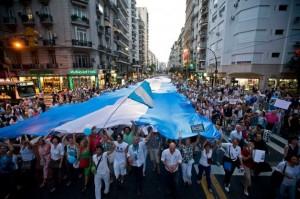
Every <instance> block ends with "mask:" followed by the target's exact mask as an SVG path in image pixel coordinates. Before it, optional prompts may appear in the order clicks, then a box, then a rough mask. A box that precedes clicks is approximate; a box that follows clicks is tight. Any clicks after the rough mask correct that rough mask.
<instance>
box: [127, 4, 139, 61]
mask: <svg viewBox="0 0 300 199" xmlns="http://www.w3.org/2000/svg"><path fill="white" fill-rule="evenodd" d="M137 15H138V13H137V8H136V0H129V37H130V41H129V49H130V52H129V55H130V56H129V57H130V58H129V59H130V63H132V64H133V65H139V40H138V33H139V29H138V28H139V26H138V16H137Z"/></svg>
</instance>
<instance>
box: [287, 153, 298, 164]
mask: <svg viewBox="0 0 300 199" xmlns="http://www.w3.org/2000/svg"><path fill="white" fill-rule="evenodd" d="M293 157H296V158H299V156H297V155H296V154H289V155H287V156H286V158H285V159H286V161H288V162H289V161H291V159H292V158H293Z"/></svg>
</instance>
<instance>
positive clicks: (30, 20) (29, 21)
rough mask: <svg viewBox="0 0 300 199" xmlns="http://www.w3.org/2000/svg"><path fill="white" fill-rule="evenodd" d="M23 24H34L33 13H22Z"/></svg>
mask: <svg viewBox="0 0 300 199" xmlns="http://www.w3.org/2000/svg"><path fill="white" fill-rule="evenodd" d="M20 17H21V20H22V23H23V25H25V26H26V25H27V26H34V18H33V17H32V15H27V14H20Z"/></svg>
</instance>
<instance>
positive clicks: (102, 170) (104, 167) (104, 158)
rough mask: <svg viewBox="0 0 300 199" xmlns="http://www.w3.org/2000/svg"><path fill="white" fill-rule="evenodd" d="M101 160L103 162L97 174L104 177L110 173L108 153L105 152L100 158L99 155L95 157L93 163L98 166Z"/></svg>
mask: <svg viewBox="0 0 300 199" xmlns="http://www.w3.org/2000/svg"><path fill="white" fill-rule="evenodd" d="M101 157H102V158H101ZM100 159H101V162H100V163H99V166H98V168H97V174H101V175H104V174H107V173H109V168H108V165H107V162H108V156H107V152H104V153H103V154H102V155H100V156H97V154H94V155H93V162H94V164H95V165H96V166H97V164H98V162H99V161H100Z"/></svg>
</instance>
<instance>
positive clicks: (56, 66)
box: [46, 64, 58, 69]
mask: <svg viewBox="0 0 300 199" xmlns="http://www.w3.org/2000/svg"><path fill="white" fill-rule="evenodd" d="M46 68H47V69H50V68H58V64H46Z"/></svg>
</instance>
